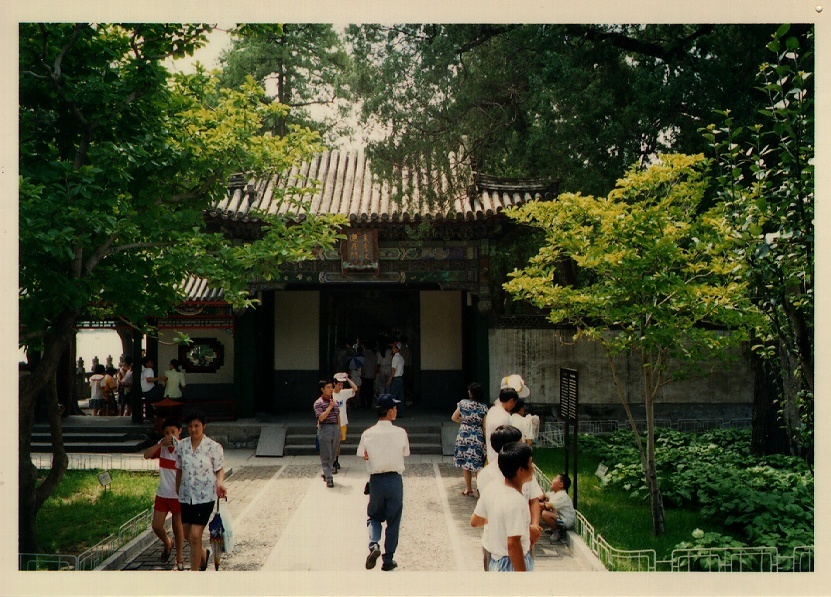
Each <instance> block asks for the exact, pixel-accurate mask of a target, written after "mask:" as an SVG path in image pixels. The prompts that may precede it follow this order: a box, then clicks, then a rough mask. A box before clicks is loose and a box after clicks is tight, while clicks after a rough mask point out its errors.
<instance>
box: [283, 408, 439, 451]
mask: <svg viewBox="0 0 831 597" xmlns="http://www.w3.org/2000/svg"><path fill="white" fill-rule="evenodd" d="M350 418H351V417H350ZM374 424H375V422H374V421H373V422H367V421H356V422H354V423H353V422H351V421H350V423H349V431H348V434H347V436H346V441H344V442H342V443H341V454H350V455H352V454H355V452H356V450H357V449H358V442H359V441H360V439H361V434H362V433H363V432H364V431H366V429H367V428H369V427H371V426H372V425H374ZM394 425H396V426H397V427H403V428H404V429H406V430H407V436H408V437H409V440H410V454H441V453H442V447H441V425H440V424H437V423H429V422H418V421H412V422H408V421H407V419H399V420H397V421H396V422H395V423H394ZM315 434H316V429H315V426H314V421H312V422H311V424H303V425H301V424H290V425H288V426H287V428H286V444H285V448H284V452H283V453H284V455H286V456H301V455H313V454H317V450H315Z"/></svg>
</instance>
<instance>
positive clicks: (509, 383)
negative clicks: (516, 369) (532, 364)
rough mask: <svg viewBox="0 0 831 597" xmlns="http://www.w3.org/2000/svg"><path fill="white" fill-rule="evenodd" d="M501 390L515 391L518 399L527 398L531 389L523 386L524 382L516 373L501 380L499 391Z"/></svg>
mask: <svg viewBox="0 0 831 597" xmlns="http://www.w3.org/2000/svg"><path fill="white" fill-rule="evenodd" d="M502 388H513V389H515V390H516V393H517V396H518V397H519V398H528V396H530V395H531V389H530V388H529V387H528V386H526V385H525V381H524V380H523V379H522V377H521V376H519V375H517V374H516V373H514V374H513V375H508V376H507V377H503V378H502V384H501V385H500V389H502Z"/></svg>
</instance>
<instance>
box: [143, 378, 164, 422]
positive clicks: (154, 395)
mask: <svg viewBox="0 0 831 597" xmlns="http://www.w3.org/2000/svg"><path fill="white" fill-rule="evenodd" d="M142 396H143V397H144V414H145V416H147V417H151V416H153V406H152V404H153V403H154V402H158V401H159V400H161V399H162V398H164V386H163V385H160V384H156V385H154V386H153V387H152V388H150V391H148V392H143V393H142Z"/></svg>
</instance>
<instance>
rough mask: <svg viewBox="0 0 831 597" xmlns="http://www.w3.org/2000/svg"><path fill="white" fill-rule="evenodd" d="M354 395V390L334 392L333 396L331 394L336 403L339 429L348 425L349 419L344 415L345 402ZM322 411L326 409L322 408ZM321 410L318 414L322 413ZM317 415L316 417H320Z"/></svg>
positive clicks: (347, 389)
mask: <svg viewBox="0 0 831 597" xmlns="http://www.w3.org/2000/svg"><path fill="white" fill-rule="evenodd" d="M354 395H355V390H353V389H352V388H345V389H343V390H341V391H340V392H335V393H334V394H332V397H333V398H334V399H335V401H336V402H337V403H338V422H339V423H340V426H341V427H343V426H344V425H348V424H349V417H348V416H347V415H346V406H347V404H346V401H347V400H349V399H350V398H352V396H354ZM327 406H328V405H327ZM323 410H326V408H325V407H324V409H323ZM323 410H321V411H320V412H323ZM317 414H318V416H320V413H317Z"/></svg>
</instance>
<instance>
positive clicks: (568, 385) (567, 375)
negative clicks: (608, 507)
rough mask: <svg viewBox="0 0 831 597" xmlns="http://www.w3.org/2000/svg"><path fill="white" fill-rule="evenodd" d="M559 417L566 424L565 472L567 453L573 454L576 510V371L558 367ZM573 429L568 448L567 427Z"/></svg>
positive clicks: (567, 461) (568, 435) (568, 434)
mask: <svg viewBox="0 0 831 597" xmlns="http://www.w3.org/2000/svg"><path fill="white" fill-rule="evenodd" d="M560 417H561V418H563V419H564V420H565V422H566V433H565V438H564V439H565V442H564V443H565V451H566V452H565V456H566V463H565V470H566V472H568V463H569V451H571V452H572V453H573V454H574V464H573V467H574V468H573V471H572V475H571V479H572V481H571V486H572V487H573V488H574V493H573V494H572V502H573V503H574V507H575V508H577V370H576V369H566V368H565V367H560ZM572 426H573V427H574V434H573V439H572V442H573V444H572V446H571V448H569V437H570V435H571V434H570V433H569V431H570V430H569V427H572Z"/></svg>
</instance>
